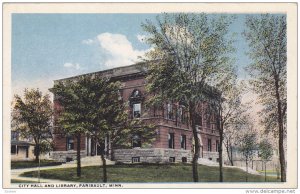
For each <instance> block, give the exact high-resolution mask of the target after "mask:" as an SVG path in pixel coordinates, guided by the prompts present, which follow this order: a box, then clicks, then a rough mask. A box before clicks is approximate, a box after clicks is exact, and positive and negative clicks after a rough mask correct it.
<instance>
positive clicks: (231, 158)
mask: <svg viewBox="0 0 300 194" xmlns="http://www.w3.org/2000/svg"><path fill="white" fill-rule="evenodd" d="M230 163H231V166H234V164H233V156H232V146H231V145H230Z"/></svg>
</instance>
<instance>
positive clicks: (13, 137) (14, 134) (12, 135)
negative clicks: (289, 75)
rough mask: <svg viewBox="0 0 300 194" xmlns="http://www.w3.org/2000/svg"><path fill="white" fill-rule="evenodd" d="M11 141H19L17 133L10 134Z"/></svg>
mask: <svg viewBox="0 0 300 194" xmlns="http://www.w3.org/2000/svg"><path fill="white" fill-rule="evenodd" d="M11 140H19V133H18V132H16V131H12V132H11Z"/></svg>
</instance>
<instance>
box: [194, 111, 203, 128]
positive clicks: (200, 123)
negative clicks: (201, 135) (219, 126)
mask: <svg viewBox="0 0 300 194" xmlns="http://www.w3.org/2000/svg"><path fill="white" fill-rule="evenodd" d="M195 123H196V125H198V126H202V117H201V115H200V114H196V122H195ZM200 129H201V127H200Z"/></svg>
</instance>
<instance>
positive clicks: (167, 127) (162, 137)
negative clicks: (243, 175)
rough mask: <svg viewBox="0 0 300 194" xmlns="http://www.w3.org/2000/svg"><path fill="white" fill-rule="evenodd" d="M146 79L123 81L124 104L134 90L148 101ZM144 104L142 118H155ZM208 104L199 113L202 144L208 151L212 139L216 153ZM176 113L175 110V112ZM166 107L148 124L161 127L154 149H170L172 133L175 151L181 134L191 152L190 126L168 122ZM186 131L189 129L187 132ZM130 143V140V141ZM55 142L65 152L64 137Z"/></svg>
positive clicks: (57, 138)
mask: <svg viewBox="0 0 300 194" xmlns="http://www.w3.org/2000/svg"><path fill="white" fill-rule="evenodd" d="M144 85H145V79H144V78H141V77H140V78H136V79H134V80H127V81H123V90H122V97H123V100H124V102H129V98H130V96H131V94H132V92H133V90H135V89H138V90H140V91H141V93H142V95H143V96H144V97H145V98H144V101H146V100H147V99H148V98H149V96H145V94H146V91H145V87H144ZM143 105H144V104H142V116H143V117H144V118H149V117H153V116H154V112H153V108H151V109H150V110H147V111H146V110H145V107H144V106H143ZM175 105H176V103H174V106H175ZM206 106H207V105H206V104H205V103H202V104H201V106H200V107H199V109H198V111H199V112H201V115H202V130H203V131H204V132H206V133H207V134H202V142H203V149H204V151H207V138H210V139H211V140H212V151H215V150H216V148H215V144H216V140H217V139H219V138H218V134H217V133H215V134H212V131H211V129H210V128H209V129H207V128H206V123H207V122H206V116H205V108H206ZM54 108H55V111H56V112H57V111H58V110H60V109H61V107H60V106H59V104H58V103H57V102H56V101H54ZM128 110H129V111H128V112H129V115H128V116H129V118H131V117H132V112H131V108H130V107H128ZM174 111H175V110H174ZM166 112H167V110H166V105H165V106H164V110H162V109H157V110H156V115H163V117H160V118H155V119H151V120H148V121H147V122H148V123H153V124H157V125H159V127H157V129H154V130H156V131H159V133H158V135H157V139H156V141H155V142H154V143H153V146H152V147H156V148H168V147H169V146H168V133H170V132H172V133H174V135H175V149H181V147H180V136H181V134H184V135H186V149H188V150H190V149H191V147H192V137H193V135H192V130H191V127H190V125H189V124H188V123H187V124H183V123H179V122H177V123H176V122H175V121H172V120H167V119H165V118H166ZM55 116H56V117H57V116H58V115H57V114H55ZM184 129H188V130H187V131H186V130H184ZM129 141H130V140H129ZM54 142H55V150H56V151H65V150H66V138H65V137H64V136H62V137H60V136H59V135H55V137H54ZM81 148H82V150H83V149H85V137H84V136H82V138H81ZM74 149H76V138H75V143H74Z"/></svg>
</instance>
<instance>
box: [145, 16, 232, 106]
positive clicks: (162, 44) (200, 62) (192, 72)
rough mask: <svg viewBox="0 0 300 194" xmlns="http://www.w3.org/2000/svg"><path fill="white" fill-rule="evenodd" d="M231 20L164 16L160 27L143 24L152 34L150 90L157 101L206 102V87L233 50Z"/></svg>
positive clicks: (226, 18)
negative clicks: (230, 31)
mask: <svg viewBox="0 0 300 194" xmlns="http://www.w3.org/2000/svg"><path fill="white" fill-rule="evenodd" d="M231 19H232V18H230V17H226V16H223V15H222V16H220V17H208V16H207V15H206V14H185V13H180V14H164V15H163V16H162V17H157V24H154V23H152V22H151V21H146V23H144V24H142V27H143V29H144V31H145V32H147V33H148V37H149V38H148V39H147V43H148V44H150V45H151V46H152V47H153V49H152V50H151V51H150V52H149V53H147V57H148V59H149V63H150V66H149V70H148V71H149V74H148V75H149V76H148V77H147V79H148V85H147V89H148V91H149V92H151V93H154V94H155V95H154V96H153V99H151V100H152V101H153V102H155V103H157V104H159V103H162V101H167V100H175V101H180V100H182V101H186V102H189V101H197V100H203V98H204V94H203V88H204V86H205V83H206V82H210V81H211V80H212V79H213V77H214V76H217V75H218V73H219V72H221V70H223V69H224V65H225V64H228V61H229V59H230V58H229V57H228V54H229V53H230V52H231V51H232V50H233V48H232V40H231V39H230V38H229V37H228V26H229V25H230V23H231Z"/></svg>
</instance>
